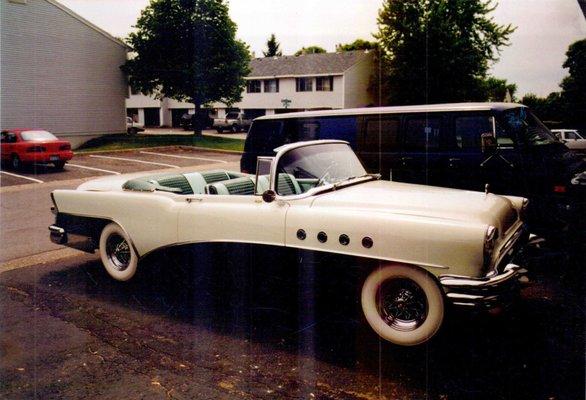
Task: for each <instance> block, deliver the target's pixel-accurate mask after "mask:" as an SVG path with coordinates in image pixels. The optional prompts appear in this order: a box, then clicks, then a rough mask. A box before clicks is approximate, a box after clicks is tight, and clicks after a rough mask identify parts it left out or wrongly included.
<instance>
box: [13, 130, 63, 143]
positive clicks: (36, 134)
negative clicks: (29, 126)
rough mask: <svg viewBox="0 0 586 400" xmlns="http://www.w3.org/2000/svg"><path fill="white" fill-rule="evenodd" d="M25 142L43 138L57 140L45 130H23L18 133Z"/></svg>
mask: <svg viewBox="0 0 586 400" xmlns="http://www.w3.org/2000/svg"><path fill="white" fill-rule="evenodd" d="M20 136H21V137H22V140H24V141H25V142H39V141H43V140H57V137H55V135H53V134H52V133H50V132H47V131H24V132H22V133H21V134H20Z"/></svg>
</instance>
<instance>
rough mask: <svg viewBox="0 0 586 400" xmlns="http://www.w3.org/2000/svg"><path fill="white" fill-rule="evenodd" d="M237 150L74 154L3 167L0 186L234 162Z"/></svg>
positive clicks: (189, 149)
mask: <svg viewBox="0 0 586 400" xmlns="http://www.w3.org/2000/svg"><path fill="white" fill-rule="evenodd" d="M239 160H240V155H239V154H230V153H220V152H215V151H205V150H200V149H194V148H190V147H183V146H181V147H177V146H175V147H165V148H153V149H141V150H129V151H116V152H103V153H93V154H85V153H81V154H76V155H75V156H74V157H73V159H72V160H71V161H69V162H68V163H67V164H66V165H65V169H64V170H63V171H58V170H56V169H55V168H53V166H52V165H42V164H33V165H28V166H25V167H24V168H22V169H21V170H18V171H14V170H11V169H9V168H7V167H4V166H3V168H2V170H1V173H0V187H7V186H15V185H26V184H35V183H37V184H39V183H48V182H55V181H67V180H73V179H85V178H91V177H98V176H105V175H118V174H125V173H131V172H143V171H151V170H160V169H178V168H182V167H189V166H200V165H206V164H222V163H229V162H237V161H239Z"/></svg>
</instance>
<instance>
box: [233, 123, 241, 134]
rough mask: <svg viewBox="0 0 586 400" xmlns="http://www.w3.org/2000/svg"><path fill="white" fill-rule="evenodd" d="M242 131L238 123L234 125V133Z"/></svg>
mask: <svg viewBox="0 0 586 400" xmlns="http://www.w3.org/2000/svg"><path fill="white" fill-rule="evenodd" d="M240 131H241V129H240V127H239V126H238V125H236V124H234V125H232V133H238V132H240Z"/></svg>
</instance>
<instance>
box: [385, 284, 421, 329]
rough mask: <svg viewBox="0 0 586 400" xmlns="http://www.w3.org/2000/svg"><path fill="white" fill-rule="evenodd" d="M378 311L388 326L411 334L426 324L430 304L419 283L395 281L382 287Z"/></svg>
mask: <svg viewBox="0 0 586 400" xmlns="http://www.w3.org/2000/svg"><path fill="white" fill-rule="evenodd" d="M377 309H378V312H379V314H380V317H381V318H382V319H383V321H384V322H385V323H386V324H387V325H389V326H390V327H392V328H394V329H397V330H399V331H403V332H409V331H413V330H415V329H417V328H419V327H420V326H421V325H422V324H423V323H424V322H425V319H426V318H427V312H428V304H427V298H426V296H425V293H424V292H423V289H422V288H421V287H420V286H419V285H417V283H415V282H414V281H412V280H410V279H393V280H389V281H385V282H383V283H382V284H381V285H380V287H379V290H378V293H377Z"/></svg>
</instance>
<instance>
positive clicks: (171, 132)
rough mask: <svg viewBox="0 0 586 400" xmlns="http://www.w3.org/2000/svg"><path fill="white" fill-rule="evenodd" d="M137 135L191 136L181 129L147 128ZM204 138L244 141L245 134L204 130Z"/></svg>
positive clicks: (188, 132) (189, 132)
mask: <svg viewBox="0 0 586 400" xmlns="http://www.w3.org/2000/svg"><path fill="white" fill-rule="evenodd" d="M139 135H185V136H189V135H193V132H191V131H185V130H183V129H181V128H148V129H146V130H145V131H144V132H141V133H139ZM203 135H204V136H216V137H223V138H228V139H241V140H244V139H246V132H241V133H218V131H216V130H215V129H206V130H204V131H203Z"/></svg>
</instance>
